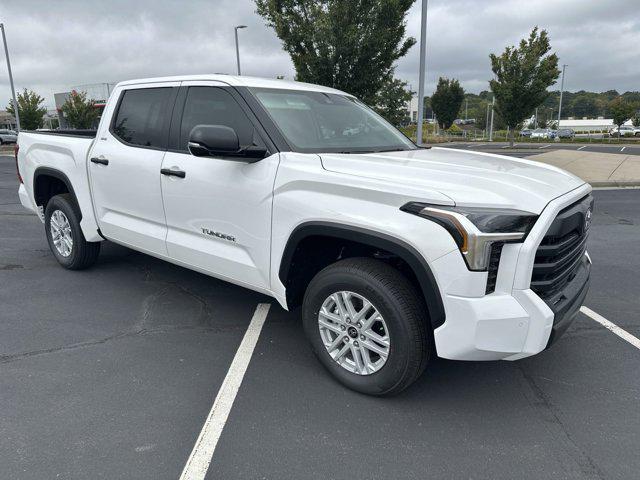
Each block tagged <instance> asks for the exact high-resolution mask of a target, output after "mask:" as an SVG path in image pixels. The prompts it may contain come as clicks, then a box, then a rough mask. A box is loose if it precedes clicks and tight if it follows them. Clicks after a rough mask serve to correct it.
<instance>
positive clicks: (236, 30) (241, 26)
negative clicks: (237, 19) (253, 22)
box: [233, 25, 247, 75]
mask: <svg viewBox="0 0 640 480" xmlns="http://www.w3.org/2000/svg"><path fill="white" fill-rule="evenodd" d="M239 28H247V26H246V25H237V26H235V27H233V31H234V33H235V34H236V61H237V62H238V75H242V73H240V49H239V48H238V29H239Z"/></svg>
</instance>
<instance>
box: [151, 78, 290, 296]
mask: <svg viewBox="0 0 640 480" xmlns="http://www.w3.org/2000/svg"><path fill="white" fill-rule="evenodd" d="M181 90H182V92H181V94H180V96H179V98H180V99H184V100H183V102H184V103H181V101H180V100H179V101H178V102H176V108H183V113H182V117H181V119H180V117H179V116H178V119H179V120H178V122H177V125H175V128H176V130H175V131H174V129H173V127H172V134H171V135H172V138H175V142H176V145H175V147H176V148H175V151H171V150H174V149H170V151H168V152H167V154H166V155H165V157H164V160H163V162H162V169H163V171H165V172H167V171H170V170H173V171H180V172H184V177H181V176H175V175H171V174H169V175H167V174H165V175H162V180H161V181H162V196H163V200H164V208H165V214H166V221H167V228H168V231H167V250H168V253H169V256H170V257H172V258H174V259H176V260H178V261H180V262H184V263H186V264H188V265H190V266H193V267H195V268H198V269H200V270H202V271H205V272H207V273H210V274H212V275H214V276H217V277H220V278H223V279H225V280H229V281H232V282H234V283H238V284H241V285H246V286H250V287H254V288H256V289H259V290H268V289H269V266H270V261H269V258H270V250H271V207H272V198H273V183H274V180H275V175H276V170H277V167H278V162H279V155H278V154H277V153H275V154H271V155H269V156H268V157H267V158H264V159H262V160H260V161H258V162H254V163H249V162H248V161H237V159H236V161H234V160H232V159H230V158H223V157H195V156H193V155H191V154H190V153H189V151H188V149H187V143H188V139H189V133H190V132H191V129H192V128H193V127H194V126H196V125H225V126H228V127H231V128H233V129H234V130H235V131H236V133H237V135H238V138H239V141H240V145H241V146H247V145H251V144H255V145H262V146H266V145H267V144H266V143H265V142H264V140H265V139H264V135H263V134H262V133H261V131H260V129H259V127H258V126H257V122H256V120H255V118H254V117H253V115H252V114H251V112H250V111H249V110H248V108H247V107H246V105H244V104H243V102H242V99H241V98H240V97H239V96H238V94H237V93H236V92H235V91H233V90H232V89H231V87H228V86H225V85H224V84H222V83H219V82H183V83H182V89H181ZM174 118H175V117H174Z"/></svg>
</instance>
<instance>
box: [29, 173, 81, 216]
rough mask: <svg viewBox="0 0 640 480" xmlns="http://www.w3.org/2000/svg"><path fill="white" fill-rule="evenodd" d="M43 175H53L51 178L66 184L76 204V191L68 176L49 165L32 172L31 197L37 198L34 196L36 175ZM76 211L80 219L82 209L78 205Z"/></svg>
mask: <svg viewBox="0 0 640 480" xmlns="http://www.w3.org/2000/svg"><path fill="white" fill-rule="evenodd" d="M43 175H46V176H49V177H53V178H57V179H58V180H60V181H61V182H62V183H64V184H65V185H66V186H67V189H68V190H69V193H70V194H71V195H73V198H74V200H75V202H76V205H77V204H78V197H77V196H76V192H75V191H74V190H73V184H72V183H71V180H69V177H67V175H66V174H65V173H64V172H62V171H60V170H56V169H55V168H51V167H38V168H36V169H35V171H34V172H33V198H34V200H36V201H37V198H36V184H37V182H38V177H41V176H43ZM78 211H79V213H80V219H82V211H81V210H80V207H78Z"/></svg>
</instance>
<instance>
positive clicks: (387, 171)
mask: <svg viewBox="0 0 640 480" xmlns="http://www.w3.org/2000/svg"><path fill="white" fill-rule="evenodd" d="M16 162H17V167H18V175H19V177H20V181H21V184H20V188H19V195H20V200H21V202H22V204H23V205H24V206H25V207H26V208H29V209H31V210H34V211H35V212H37V213H38V215H39V216H40V218H41V220H42V221H43V222H44V225H45V234H46V236H47V239H48V242H49V245H50V247H51V251H52V252H53V255H54V256H55V258H56V259H57V260H58V262H60V264H61V265H62V266H64V267H65V268H69V269H81V268H86V267H89V266H90V265H92V264H93V263H94V262H95V261H96V258H97V257H98V252H99V250H100V242H101V241H103V240H109V241H112V242H116V243H119V244H121V245H125V246H127V247H130V248H132V249H135V250H138V251H141V252H144V253H147V254H149V255H153V256H155V257H158V258H162V259H164V260H167V261H169V262H172V263H175V264H178V265H181V266H184V267H187V268H190V269H193V270H197V271H199V272H203V273H206V274H208V275H211V276H214V277H217V278H220V279H223V280H226V281H229V282H233V283H235V284H237V285H241V286H243V287H246V288H249V289H252V290H256V291H258V292H262V293H264V294H267V295H270V296H272V297H274V298H275V299H277V301H278V302H279V303H280V304H281V305H282V307H284V308H285V309H293V308H296V307H298V306H301V317H302V322H303V326H304V330H305V332H306V335H307V337H308V339H309V341H310V343H311V345H312V348H313V350H314V351H315V353H316V354H317V356H318V358H319V359H320V361H321V362H322V363H323V364H324V366H325V367H326V368H327V369H328V370H329V371H330V372H331V373H332V374H333V375H334V376H335V377H336V378H337V379H338V380H339V381H341V382H342V383H343V384H345V385H347V386H348V387H350V388H352V389H355V390H358V391H360V392H364V393H368V394H373V395H384V394H392V393H397V392H399V391H401V390H402V389H404V388H405V387H407V386H408V385H410V384H411V383H412V382H413V381H414V380H416V378H418V376H419V375H420V374H421V373H422V372H423V370H424V369H425V367H426V366H427V364H428V362H429V359H430V358H432V357H433V356H434V355H438V356H440V357H443V358H449V359H458V360H497V359H506V360H515V359H519V358H523V357H527V356H530V355H533V354H536V353H538V352H540V351H542V350H544V349H545V348H546V347H547V346H548V345H550V343H551V342H552V341H554V340H555V339H556V338H557V337H558V335H559V334H560V333H561V332H562V331H563V330H564V329H566V327H567V325H568V324H569V323H570V322H571V321H572V319H573V318H574V317H575V315H576V313H577V311H578V309H579V307H580V305H581V303H582V301H583V299H584V297H585V295H586V292H587V288H588V283H589V271H590V263H591V262H590V259H589V256H588V254H587V252H586V239H587V234H588V231H589V225H590V223H591V215H592V204H593V200H592V197H591V195H590V192H591V187H590V186H589V185H588V184H586V183H585V182H583V181H582V180H580V179H579V178H577V177H575V176H573V175H571V174H569V173H567V172H565V171H563V170H560V169H558V168H555V167H551V166H547V165H542V164H539V163H536V162H532V161H527V160H520V159H516V158H509V157H505V156H499V155H490V154H485V153H478V152H470V151H462V150H455V149H448V148H447V149H445V148H419V147H417V146H416V145H415V144H414V143H412V142H411V141H410V140H408V139H407V138H406V137H405V136H404V135H402V133H400V132H399V131H397V130H396V129H395V128H393V127H392V126H391V125H389V124H388V123H387V122H385V121H384V120H383V119H382V118H380V117H379V116H378V115H376V114H375V113H374V112H373V111H372V110H371V109H369V108H368V107H366V106H365V105H363V104H362V103H361V102H359V101H358V100H357V99H356V98H354V97H352V96H351V95H348V94H346V93H344V92H340V91H337V90H333V89H331V88H325V87H321V86H317V85H309V84H303V83H296V82H285V81H280V80H266V79H258V78H250V77H233V76H224V75H203V76H188V77H175V78H157V79H146V80H134V81H127V82H123V83H120V84H118V85H117V86H116V88H115V89H114V90H113V93H112V95H111V98H110V99H109V101H108V103H107V105H106V107H105V110H104V113H103V115H102V119H101V121H100V125H99V127H98V130H97V133H96V132H93V133H91V134H90V136H87V132H77V133H76V134H74V133H73V132H48V133H47V132H21V133H20V135H19V138H18V148H17V149H16ZM98 268H99V265H98Z"/></svg>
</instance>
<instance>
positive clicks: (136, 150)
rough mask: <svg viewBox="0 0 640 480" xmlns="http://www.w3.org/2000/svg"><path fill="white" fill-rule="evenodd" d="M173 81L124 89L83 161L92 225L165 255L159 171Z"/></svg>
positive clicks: (119, 239) (108, 235)
mask: <svg viewBox="0 0 640 480" xmlns="http://www.w3.org/2000/svg"><path fill="white" fill-rule="evenodd" d="M178 86H179V83H176V82H173V83H161V84H157V85H145V87H144V88H136V87H135V86H131V87H125V89H123V90H121V91H120V92H118V91H116V92H114V95H119V100H118V102H117V104H116V105H115V106H114V107H112V109H114V110H115V112H113V111H105V112H104V114H105V115H109V116H110V117H112V118H113V121H112V122H111V124H110V125H103V126H101V127H100V131H99V132H98V135H97V137H96V143H95V145H94V147H93V149H92V150H91V158H90V159H89V167H88V168H89V176H90V179H91V191H92V196H93V202H94V208H95V214H96V218H97V220H98V225H99V226H100V230H101V232H102V234H103V235H104V236H105V237H106V238H108V239H110V240H114V241H116V242H119V243H123V244H125V245H129V246H132V247H135V248H137V249H140V250H143V251H146V252H149V253H154V254H159V255H166V254H167V250H166V245H165V237H166V232H167V227H166V223H165V218H164V209H163V206H162V192H161V189H160V188H161V186H160V177H161V175H160V169H161V167H162V159H163V158H164V155H165V153H166V148H167V142H168V136H169V135H168V133H169V125H170V121H171V112H172V108H173V103H174V101H175V97H176V95H177V90H178Z"/></svg>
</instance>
